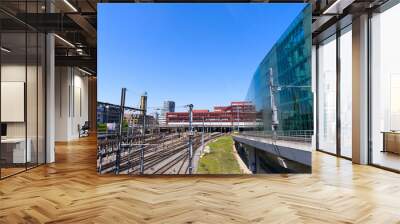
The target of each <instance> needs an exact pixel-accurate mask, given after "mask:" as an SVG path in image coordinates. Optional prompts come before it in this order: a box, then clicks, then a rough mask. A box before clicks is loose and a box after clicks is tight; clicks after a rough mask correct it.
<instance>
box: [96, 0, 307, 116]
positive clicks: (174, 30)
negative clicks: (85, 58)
mask: <svg viewBox="0 0 400 224" xmlns="http://www.w3.org/2000/svg"><path fill="white" fill-rule="evenodd" d="M304 6H305V4H293V3H291V4H276V3H275V4H263V3H257V4H256V3H252V4H245V3H244V4H237V3H236V4H233V3H224V4H98V66H97V67H98V100H99V101H105V102H110V103H115V104H119V101H120V92H121V88H122V87H126V88H127V89H128V91H127V98H126V105H127V106H137V105H138V104H139V97H140V94H142V93H143V92H145V91H146V92H147V94H148V105H149V108H150V111H152V109H154V108H157V107H161V106H162V103H163V101H164V100H173V101H175V102H176V105H177V108H176V110H177V111H183V110H186V109H184V108H183V107H182V106H183V105H186V104H190V103H192V104H194V108H195V109H212V108H213V106H215V105H228V104H229V103H230V102H231V101H239V100H244V98H245V96H246V93H247V88H248V87H249V85H250V81H251V78H252V75H253V73H254V71H255V70H256V68H257V66H258V64H259V63H260V62H261V60H262V59H263V58H264V56H265V55H266V54H267V53H268V51H269V50H270V49H271V47H272V46H273V44H274V43H275V42H276V41H277V40H278V39H279V37H280V36H281V34H282V33H283V32H284V31H285V30H286V28H287V27H288V26H289V24H290V23H291V22H292V21H293V19H294V18H295V17H296V16H297V15H298V14H299V13H300V11H301V10H302V9H303V8H304Z"/></svg>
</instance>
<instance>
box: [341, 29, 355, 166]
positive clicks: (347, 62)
mask: <svg viewBox="0 0 400 224" xmlns="http://www.w3.org/2000/svg"><path fill="white" fill-rule="evenodd" d="M342 32H343V33H342V35H341V36H340V122H341V124H340V128H341V129H340V135H341V136H340V152H341V155H342V156H345V157H349V158H351V156H352V149H351V141H352V137H351V136H352V74H353V73H352V49H351V48H352V35H351V27H349V30H344V31H342Z"/></svg>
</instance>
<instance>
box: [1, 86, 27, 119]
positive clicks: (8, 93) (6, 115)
mask: <svg viewBox="0 0 400 224" xmlns="http://www.w3.org/2000/svg"><path fill="white" fill-rule="evenodd" d="M24 104H25V83H24V82H1V122H24V112H25V110H24V108H25V107H24Z"/></svg>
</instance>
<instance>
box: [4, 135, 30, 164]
mask: <svg viewBox="0 0 400 224" xmlns="http://www.w3.org/2000/svg"><path fill="white" fill-rule="evenodd" d="M27 143H28V144H27V146H28V147H26V152H25V138H6V139H1V157H2V158H1V159H3V160H5V163H14V164H19V163H25V162H31V158H32V153H31V145H32V141H31V139H29V138H28V139H27Z"/></svg>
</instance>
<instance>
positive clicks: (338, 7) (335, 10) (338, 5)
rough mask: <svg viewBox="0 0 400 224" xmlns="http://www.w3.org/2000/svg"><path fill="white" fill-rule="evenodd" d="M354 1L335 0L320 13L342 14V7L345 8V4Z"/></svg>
mask: <svg viewBox="0 0 400 224" xmlns="http://www.w3.org/2000/svg"><path fill="white" fill-rule="evenodd" d="M353 2H354V0H336V1H335V2H333V4H332V5H330V6H329V7H328V8H327V9H326V10H324V12H323V13H322V14H324V15H327V14H342V13H343V9H345V8H346V7H347V6H349V5H351V4H352V3H353Z"/></svg>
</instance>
